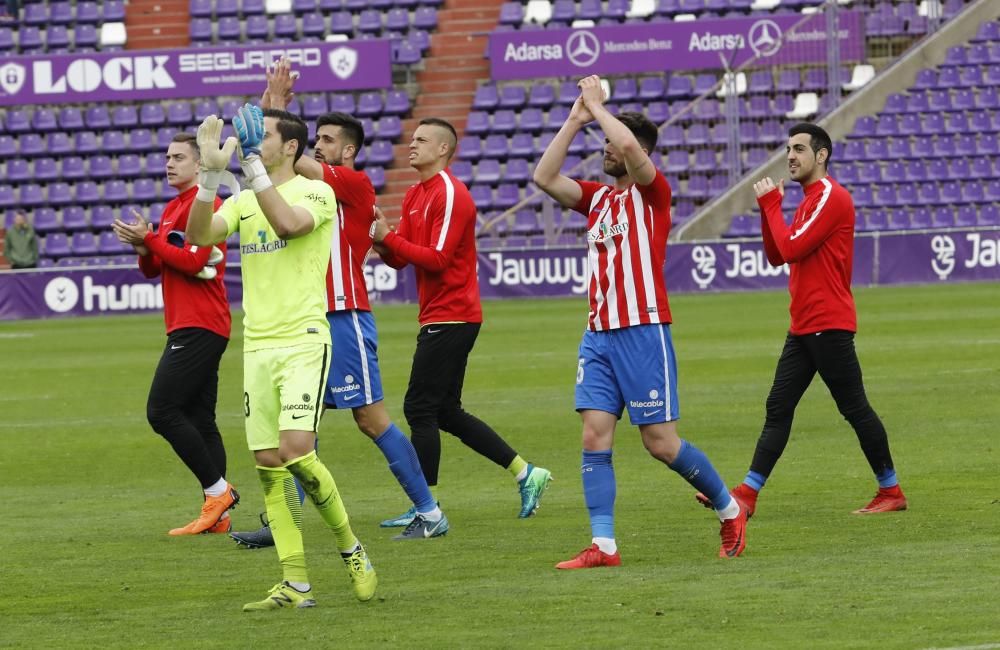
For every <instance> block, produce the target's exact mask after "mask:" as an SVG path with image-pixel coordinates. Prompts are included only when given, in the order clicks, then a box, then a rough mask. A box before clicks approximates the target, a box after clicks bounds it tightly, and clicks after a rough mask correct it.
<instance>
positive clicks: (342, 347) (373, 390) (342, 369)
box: [323, 309, 383, 409]
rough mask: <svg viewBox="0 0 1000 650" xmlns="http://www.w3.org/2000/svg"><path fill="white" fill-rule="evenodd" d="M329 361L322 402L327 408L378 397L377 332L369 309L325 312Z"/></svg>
mask: <svg viewBox="0 0 1000 650" xmlns="http://www.w3.org/2000/svg"><path fill="white" fill-rule="evenodd" d="M326 319H327V320H328V321H329V322H330V338H331V340H332V341H333V363H332V364H331V366H330V374H329V375H328V376H327V380H326V393H324V396H323V403H324V404H326V405H327V407H328V408H336V409H353V408H357V407H359V406H366V405H368V404H373V403H375V402H380V401H382V397H383V396H382V375H381V373H379V369H378V356H377V352H378V334H377V333H376V332H375V317H374V316H372V313H371V312H370V311H358V310H356V309H351V310H347V311H332V312H328V313H327V315H326Z"/></svg>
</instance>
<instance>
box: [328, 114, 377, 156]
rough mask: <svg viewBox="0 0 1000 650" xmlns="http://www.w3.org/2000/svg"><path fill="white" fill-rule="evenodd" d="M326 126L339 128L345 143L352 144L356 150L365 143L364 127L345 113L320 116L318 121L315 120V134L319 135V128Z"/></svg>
mask: <svg viewBox="0 0 1000 650" xmlns="http://www.w3.org/2000/svg"><path fill="white" fill-rule="evenodd" d="M327 125H332V126H339V127H340V131H341V133H343V134H344V137H345V138H346V139H347V142H348V143H350V144H353V145H354V147H355V148H356V149H358V150H360V149H361V145H363V144H364V143H365V127H364V126H362V124H361V122H360V121H359V120H358V119H357V118H355V117H352V116H350V115H348V114H347V113H337V112H333V113H324V114H323V115H320V116H319V119H317V120H316V133H319V130H320V128H321V127H324V126H327Z"/></svg>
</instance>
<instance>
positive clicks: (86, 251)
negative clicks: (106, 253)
mask: <svg viewBox="0 0 1000 650" xmlns="http://www.w3.org/2000/svg"><path fill="white" fill-rule="evenodd" d="M69 248H70V251H71V252H72V254H73V255H97V238H96V237H94V233H91V232H76V233H73V237H72V238H71V239H70V242H69Z"/></svg>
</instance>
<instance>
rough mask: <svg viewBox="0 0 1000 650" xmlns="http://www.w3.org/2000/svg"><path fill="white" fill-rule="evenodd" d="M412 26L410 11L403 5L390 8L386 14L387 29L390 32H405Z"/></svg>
mask: <svg viewBox="0 0 1000 650" xmlns="http://www.w3.org/2000/svg"><path fill="white" fill-rule="evenodd" d="M409 28H410V12H408V11H407V10H406V9H403V8H402V7H396V8H394V9H390V10H389V11H388V12H386V14H385V29H386V30H387V31H390V32H405V31H406V30H408V29H409Z"/></svg>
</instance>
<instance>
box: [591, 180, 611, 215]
mask: <svg viewBox="0 0 1000 650" xmlns="http://www.w3.org/2000/svg"><path fill="white" fill-rule="evenodd" d="M610 191H611V188H609V187H608V186H606V185H605V186H604V187H602V188H601V189H599V190H597V191H596V192H594V196H592V197H591V198H590V211H591V212H593V211H594V208H596V207H597V204H598V203H600V202H601V199H603V198H604V195H605V194H607V193H608V192H610Z"/></svg>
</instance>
